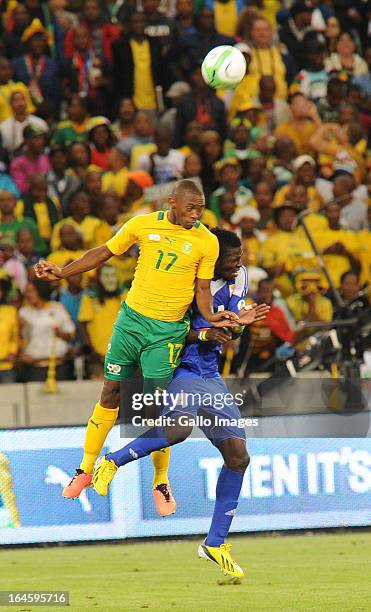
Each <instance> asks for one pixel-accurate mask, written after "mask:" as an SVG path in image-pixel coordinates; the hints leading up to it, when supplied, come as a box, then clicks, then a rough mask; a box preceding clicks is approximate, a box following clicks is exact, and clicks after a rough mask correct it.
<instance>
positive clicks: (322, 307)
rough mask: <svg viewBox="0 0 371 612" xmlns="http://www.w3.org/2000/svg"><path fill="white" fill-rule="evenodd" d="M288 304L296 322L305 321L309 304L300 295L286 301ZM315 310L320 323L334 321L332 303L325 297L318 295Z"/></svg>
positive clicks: (296, 294) (295, 294)
mask: <svg viewBox="0 0 371 612" xmlns="http://www.w3.org/2000/svg"><path fill="white" fill-rule="evenodd" d="M286 303H287V305H288V307H289V308H290V311H291V312H292V315H293V317H294V318H295V321H303V320H304V319H305V317H306V315H307V314H308V309H309V306H308V302H306V301H305V300H304V299H303V296H302V295H301V294H300V293H294V295H290V296H289V297H288V298H287V299H286ZM315 309H316V313H317V315H318V320H319V321H332V304H331V301H330V300H329V299H328V298H326V297H324V296H323V295H320V294H318V295H316V300H315Z"/></svg>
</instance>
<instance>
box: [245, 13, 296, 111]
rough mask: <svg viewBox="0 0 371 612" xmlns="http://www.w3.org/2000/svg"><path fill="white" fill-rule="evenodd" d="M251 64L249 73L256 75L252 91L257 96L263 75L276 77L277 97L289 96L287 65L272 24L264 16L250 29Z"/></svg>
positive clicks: (253, 95)
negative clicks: (277, 43) (275, 42)
mask: <svg viewBox="0 0 371 612" xmlns="http://www.w3.org/2000/svg"><path fill="white" fill-rule="evenodd" d="M250 39H251V40H250V41H247V42H248V43H249V44H250V43H251V64H250V66H249V73H250V74H252V75H254V76H255V83H254V86H253V88H252V90H251V92H250V95H251V97H256V96H257V95H258V92H259V81H260V78H261V77H262V76H263V75H270V76H273V77H274V80H275V82H276V87H277V93H276V95H277V98H280V99H282V100H285V99H286V97H287V82H286V67H285V64H284V62H283V60H282V57H281V53H280V50H279V47H278V46H276V45H274V44H273V31H272V26H271V24H270V23H269V21H268V20H266V19H264V18H263V17H257V18H256V19H254V21H253V22H252V25H251V31H250Z"/></svg>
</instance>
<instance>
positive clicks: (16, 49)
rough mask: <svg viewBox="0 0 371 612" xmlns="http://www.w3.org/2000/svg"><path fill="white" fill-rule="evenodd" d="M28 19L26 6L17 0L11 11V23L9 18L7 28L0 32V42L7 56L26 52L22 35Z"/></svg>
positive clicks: (29, 18) (15, 55)
mask: <svg viewBox="0 0 371 612" xmlns="http://www.w3.org/2000/svg"><path fill="white" fill-rule="evenodd" d="M30 21H31V16H30V13H29V10H28V8H27V6H26V5H25V4H23V3H20V2H17V4H16V5H15V6H14V8H13V10H12V12H11V23H10V19H9V20H8V23H7V26H8V27H7V30H5V31H4V32H2V42H3V44H4V47H5V51H6V56H7V57H8V58H12V57H18V56H19V55H23V54H24V53H25V52H26V47H25V44H24V43H23V42H22V36H23V32H24V31H25V29H26V28H27V26H28V25H29V24H30Z"/></svg>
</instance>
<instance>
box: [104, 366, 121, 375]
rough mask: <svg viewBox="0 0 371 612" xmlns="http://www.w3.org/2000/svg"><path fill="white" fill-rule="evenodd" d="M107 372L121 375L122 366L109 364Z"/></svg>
mask: <svg viewBox="0 0 371 612" xmlns="http://www.w3.org/2000/svg"><path fill="white" fill-rule="evenodd" d="M107 371H108V372H109V373H110V374H120V372H121V366H120V365H118V364H117V363H107Z"/></svg>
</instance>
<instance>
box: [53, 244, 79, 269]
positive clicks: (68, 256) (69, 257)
mask: <svg viewBox="0 0 371 612" xmlns="http://www.w3.org/2000/svg"><path fill="white" fill-rule="evenodd" d="M84 253H85V251H83V250H82V249H78V250H77V251H70V249H63V248H60V249H57V250H56V251H53V253H50V255H48V257H47V259H48V261H51V262H52V263H53V264H55V265H56V266H59V267H60V268H64V266H65V265H66V264H67V263H68V262H69V261H75V259H78V258H79V257H81V256H82V255H84Z"/></svg>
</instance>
